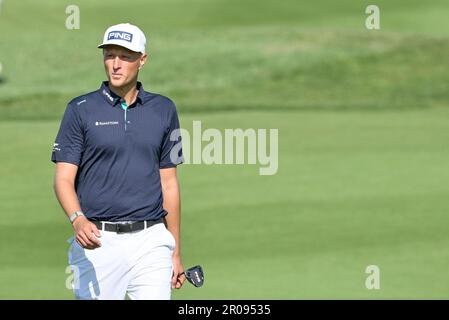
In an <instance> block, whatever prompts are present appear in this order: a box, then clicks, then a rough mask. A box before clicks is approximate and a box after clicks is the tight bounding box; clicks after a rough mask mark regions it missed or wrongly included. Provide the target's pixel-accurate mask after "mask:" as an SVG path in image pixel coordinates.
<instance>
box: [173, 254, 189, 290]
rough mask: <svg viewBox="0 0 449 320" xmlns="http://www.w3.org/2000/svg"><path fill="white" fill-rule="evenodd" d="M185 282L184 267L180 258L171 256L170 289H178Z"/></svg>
mask: <svg viewBox="0 0 449 320" xmlns="http://www.w3.org/2000/svg"><path fill="white" fill-rule="evenodd" d="M184 281H186V276H185V274H184V267H183V265H182V262H181V258H180V257H179V256H177V255H174V256H173V275H172V279H171V287H172V289H180V288H181V287H182V285H183V284H184Z"/></svg>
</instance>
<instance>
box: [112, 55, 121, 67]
mask: <svg viewBox="0 0 449 320" xmlns="http://www.w3.org/2000/svg"><path fill="white" fill-rule="evenodd" d="M113 67H114V69H119V68H120V58H119V57H115V58H114V64H113Z"/></svg>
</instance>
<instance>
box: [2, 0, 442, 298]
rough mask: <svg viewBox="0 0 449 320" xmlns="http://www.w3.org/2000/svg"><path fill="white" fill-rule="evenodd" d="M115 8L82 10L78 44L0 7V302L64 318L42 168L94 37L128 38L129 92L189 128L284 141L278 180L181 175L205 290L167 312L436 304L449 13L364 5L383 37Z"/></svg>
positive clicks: (340, 23) (351, 6) (229, 6)
mask: <svg viewBox="0 0 449 320" xmlns="http://www.w3.org/2000/svg"><path fill="white" fill-rule="evenodd" d="M129 2H130V3H132V5H130V6H127V7H126V8H125V7H124V5H123V4H122V2H121V1H118V0H112V1H109V5H108V6H107V7H106V6H105V5H104V4H100V3H92V2H89V1H87V0H80V1H77V5H79V7H80V10H81V29H80V30H72V31H69V30H67V29H66V28H65V25H64V23H65V19H66V17H67V15H66V14H65V7H66V6H67V5H68V4H69V3H65V2H64V3H63V2H60V1H56V0H54V1H52V0H45V1H40V5H36V4H35V2H34V1H31V0H27V1H5V2H4V3H3V4H2V7H1V9H0V62H1V63H2V65H3V81H1V82H0V112H1V113H0V114H1V116H0V132H1V135H0V155H1V158H0V164H1V165H0V177H1V179H0V191H1V192H0V215H1V218H2V219H1V221H0V234H1V236H0V240H1V241H0V252H1V257H0V299H73V294H72V292H71V291H70V290H68V289H66V282H67V277H69V274H67V273H66V272H65V271H66V267H67V248H68V243H66V239H68V238H69V237H71V236H72V229H71V226H70V224H69V223H68V222H67V219H66V218H65V216H64V214H63V212H62V210H61V208H60V207H59V204H58V202H57V200H56V197H55V196H54V193H53V186H52V185H53V174H54V165H53V163H51V162H50V155H51V149H52V146H53V143H54V139H55V136H56V133H57V130H58V127H59V122H60V119H61V116H62V113H63V112H64V109H65V107H66V104H67V102H68V101H69V100H71V99H72V98H73V97H75V96H78V95H80V94H83V93H86V92H90V91H93V90H96V89H97V88H98V87H99V86H100V82H101V81H102V80H104V78H105V75H104V70H103V66H102V57H101V51H99V50H98V49H96V45H97V44H98V43H99V42H100V40H101V36H102V33H103V32H104V30H105V28H106V26H108V25H110V24H113V23H117V22H124V21H129V22H133V23H135V24H137V25H139V26H141V27H142V29H144V30H145V31H147V32H148V34H149V37H148V38H149V46H148V47H149V49H150V50H149V54H150V60H149V62H148V65H147V66H145V68H144V70H143V71H142V74H141V76H140V78H141V81H142V82H143V84H144V87H145V89H146V90H147V91H151V92H158V93H161V94H164V95H166V96H168V97H170V98H172V99H173V100H174V101H175V102H176V105H177V110H178V112H179V118H180V122H181V126H182V127H183V128H186V129H188V130H191V128H192V123H193V121H198V120H199V121H201V123H202V127H203V130H204V129H207V128H216V129H219V130H220V131H221V132H224V130H225V129H227V128H230V129H234V128H242V129H248V128H253V129H256V130H257V129H270V128H276V129H278V130H279V169H278V171H277V173H276V174H275V175H272V176H261V175H259V167H260V165H258V164H256V165H248V164H245V165H204V164H202V165H194V164H188V165H187V164H184V165H181V166H180V167H179V168H178V176H179V179H180V183H181V196H182V255H183V262H184V267H190V266H194V265H197V264H200V265H202V266H203V268H204V271H205V284H204V286H203V287H202V288H200V289H197V288H194V287H193V286H191V285H190V284H186V285H185V286H184V287H183V289H182V290H180V291H175V292H173V298H174V299H447V298H449V273H448V272H447V261H448V260H449V251H448V250H447V245H448V243H449V233H448V232H447V230H448V227H447V226H448V225H449V215H448V214H447V213H448V211H449V202H448V196H449V194H448V188H447V181H448V180H449V169H448V163H449V148H448V143H447V141H448V140H449V130H448V129H449V108H448V101H449V72H448V70H449V20H448V19H446V17H447V15H448V14H449V4H448V3H447V1H445V0H444V1H443V0H435V1H432V3H424V2H423V1H417V0H412V1H407V2H404V1H395V2H392V1H387V0H385V1H384V0H382V1H381V0H379V1H376V2H377V4H378V5H379V7H380V8H381V10H382V11H381V16H382V29H381V30H380V31H368V30H367V29H366V28H365V25H364V22H365V18H366V14H365V7H366V6H367V5H368V4H371V3H370V2H369V1H350V0H342V1H338V3H337V2H336V1H331V0H316V1H313V2H308V1H296V0H285V1H282V2H276V1H269V0H263V1H255V0H246V1H237V0H227V1H224V0H211V1H204V0H194V1H189V2H188V4H187V2H184V1H181V0H164V1H162V0H153V1H144V0H133V1H129ZM255 8H257V9H255ZM99 12H101V14H99ZM36 19H37V20H36ZM36 25H37V26H38V27H36ZM24 44H26V45H24ZM369 265H376V266H378V267H379V268H380V289H379V290H368V289H367V288H366V286H365V281H366V279H367V277H368V274H366V273H365V269H366V267H367V266H369Z"/></svg>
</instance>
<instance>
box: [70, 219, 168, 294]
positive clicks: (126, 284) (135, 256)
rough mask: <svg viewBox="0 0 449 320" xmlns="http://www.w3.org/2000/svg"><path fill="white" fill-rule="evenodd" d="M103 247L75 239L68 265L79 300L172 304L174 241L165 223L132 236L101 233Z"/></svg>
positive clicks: (128, 234) (72, 243) (133, 233)
mask: <svg viewBox="0 0 449 320" xmlns="http://www.w3.org/2000/svg"><path fill="white" fill-rule="evenodd" d="M100 233H101V237H100V238H99V239H100V241H101V247H99V248H97V249H94V250H88V249H84V248H83V247H81V245H80V244H79V243H78V242H77V241H76V240H75V238H74V237H72V238H71V239H70V240H69V242H70V243H71V245H70V248H69V253H68V256H69V265H70V266H71V267H72V271H73V279H74V281H73V289H74V293H75V297H76V298H77V299H101V300H103V299H107V300H118V299H120V300H121V299H125V297H126V294H128V297H129V298H130V299H140V300H169V299H170V296H171V276H172V272H173V265H172V254H173V250H174V249H175V238H174V237H173V235H172V234H171V232H170V231H168V230H167V229H166V227H165V225H164V224H163V223H158V224H155V225H153V226H151V227H149V228H147V229H143V230H140V231H135V232H130V233H116V232H109V231H102V230H100Z"/></svg>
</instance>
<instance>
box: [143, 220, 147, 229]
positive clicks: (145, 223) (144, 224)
mask: <svg viewBox="0 0 449 320" xmlns="http://www.w3.org/2000/svg"><path fill="white" fill-rule="evenodd" d="M143 226H144V229H146V228H147V220H145V221H144V222H143Z"/></svg>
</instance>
